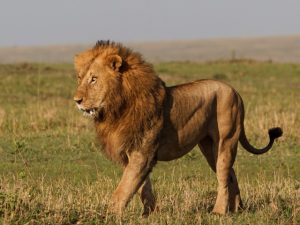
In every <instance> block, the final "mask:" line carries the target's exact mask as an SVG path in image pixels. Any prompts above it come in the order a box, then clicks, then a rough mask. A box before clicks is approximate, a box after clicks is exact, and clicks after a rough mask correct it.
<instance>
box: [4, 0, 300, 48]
mask: <svg viewBox="0 0 300 225" xmlns="http://www.w3.org/2000/svg"><path fill="white" fill-rule="evenodd" d="M0 28H1V29H0V46H33V45H56V44H88V43H94V42H95V41H96V40H100V39H110V40H114V41H121V42H124V41H126V42H143V41H160V40H180V39H184V40H189V39H193V40H194V39H206V38H224V37H257V36H258V37H260V36H282V35H299V34H300V1H299V0H247V1H246V0H106V1H102V0H85V1H84V0H48V1H47V0H26V1H25V0H24V1H21V0H0Z"/></svg>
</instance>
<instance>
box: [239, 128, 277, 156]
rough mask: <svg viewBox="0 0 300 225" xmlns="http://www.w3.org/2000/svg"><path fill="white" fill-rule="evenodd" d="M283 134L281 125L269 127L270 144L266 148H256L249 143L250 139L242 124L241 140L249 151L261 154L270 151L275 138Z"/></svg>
mask: <svg viewBox="0 0 300 225" xmlns="http://www.w3.org/2000/svg"><path fill="white" fill-rule="evenodd" d="M281 136H282V130H281V128H280V127H274V128H271V129H269V138H270V141H269V144H268V145H267V146H266V147H264V148H261V149H257V148H254V147H253V146H252V145H251V144H250V143H249V141H248V139H247V137H246V134H245V129H244V126H243V125H242V129H241V134H240V139H239V141H240V143H241V144H242V146H243V148H244V149H246V150H247V151H248V152H251V153H252V154H255V155H260V154H264V153H266V152H267V151H269V150H270V149H271V148H272V145H273V143H274V140H275V139H276V138H279V137H281Z"/></svg>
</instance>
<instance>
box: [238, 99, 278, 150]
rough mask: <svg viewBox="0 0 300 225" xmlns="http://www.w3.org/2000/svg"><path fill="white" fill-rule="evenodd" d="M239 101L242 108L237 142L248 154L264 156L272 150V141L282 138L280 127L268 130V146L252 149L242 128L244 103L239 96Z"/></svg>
mask: <svg viewBox="0 0 300 225" xmlns="http://www.w3.org/2000/svg"><path fill="white" fill-rule="evenodd" d="M238 95H239V94H238ZM239 101H240V104H241V108H242V118H241V119H242V120H241V133H240V138H239V141H240V143H241V145H242V146H243V148H244V149H246V150H247V151H248V152H250V153H252V154H255V155H260V154H264V153H266V152H267V151H269V150H270V149H271V148H272V146H273V143H274V140H275V139H276V138H279V137H281V136H282V133H283V132H282V129H281V128H280V127H273V128H271V129H269V139H270V140H269V144H268V145H267V146H266V147H264V148H261V149H257V148H255V147H253V146H252V145H251V144H250V143H249V141H248V139H247V137H246V134H245V128H244V115H245V111H244V103H243V100H242V98H241V96H240V95H239Z"/></svg>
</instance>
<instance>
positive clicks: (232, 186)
mask: <svg viewBox="0 0 300 225" xmlns="http://www.w3.org/2000/svg"><path fill="white" fill-rule="evenodd" d="M199 147H200V150H201V152H202V153H203V155H204V156H205V158H206V160H207V162H208V164H209V166H210V167H211V169H212V170H213V171H214V172H216V171H217V168H218V172H217V177H218V181H219V192H218V197H217V201H216V204H215V207H214V209H213V212H215V213H219V214H225V213H227V212H228V211H230V212H237V211H238V210H239V209H240V208H241V207H242V201H241V197H240V190H239V186H238V182H237V178H236V175H235V172H234V169H233V168H232V164H233V162H234V159H235V152H236V146H235V145H234V146H232V148H231V149H232V150H231V151H230V148H228V149H229V151H228V149H227V150H222V151H225V152H223V153H222V151H221V153H220V156H219V157H218V143H215V142H214V141H213V139H212V138H210V137H209V136H207V137H205V138H203V139H202V140H201V141H200V142H199ZM222 149H223V148H222ZM226 152H227V153H226ZM226 154H229V156H228V155H226ZM224 158H225V159H224ZM216 162H217V163H216ZM216 164H217V165H216Z"/></svg>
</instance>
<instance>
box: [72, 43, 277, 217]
mask: <svg viewBox="0 0 300 225" xmlns="http://www.w3.org/2000/svg"><path fill="white" fill-rule="evenodd" d="M74 64H75V70H76V72H77V75H78V87H77V90H76V93H75V95H74V101H75V102H76V104H77V106H78V108H79V109H80V110H81V111H83V112H84V114H86V115H89V116H90V117H92V118H93V120H94V124H95V128H96V133H97V137H98V138H99V140H100V144H101V146H102V150H103V151H104V153H105V154H106V156H107V157H108V158H110V159H111V160H113V161H115V162H117V163H118V164H119V165H121V167H122V168H123V175H122V178H121V180H120V182H119V184H118V186H117V188H116V190H115V191H114V192H113V195H112V199H111V206H110V209H111V211H112V212H114V213H116V214H121V213H122V211H123V210H124V208H125V207H126V205H127V204H128V202H129V201H130V199H131V198H132V196H133V195H134V194H135V193H137V192H138V193H139V195H140V198H141V201H142V203H143V207H144V211H143V215H144V216H148V215H149V214H150V213H151V212H152V211H153V210H154V209H155V207H156V206H155V197H154V194H153V191H152V186H151V181H150V178H149V174H150V172H151V171H152V168H153V167H154V166H155V164H156V162H157V161H170V160H174V159H177V158H179V157H182V156H183V155H185V154H187V153H188V152H189V151H191V150H192V149H193V148H194V147H195V146H196V145H198V146H199V147H200V150H201V151H202V153H203V155H204V156H205V158H206V160H207V162H208V164H209V166H210V167H211V169H212V170H213V171H214V172H215V173H216V176H217V180H218V192H217V198H216V202H215V205H214V208H213V210H212V211H213V213H217V214H226V213H228V212H237V211H238V210H239V209H241V208H242V201H241V197H240V190H239V186H238V182H237V178H236V175H235V172H234V169H233V163H234V160H235V157H236V153H237V145H238V142H240V143H241V145H242V146H243V147H244V148H245V149H246V150H247V151H249V152H250V153H253V154H263V153H265V152H267V151H269V150H270V149H271V147H272V145H273V143H274V140H275V139H276V138H278V137H280V136H281V135H282V130H281V128H279V127H276V128H272V129H270V130H269V139H270V140H269V144H268V145H267V146H266V147H264V148H262V149H257V148H255V147H253V146H252V145H251V144H250V143H249V141H248V140H247V137H246V135H245V129H244V115H245V110H244V106H243V101H242V98H241V96H240V95H239V94H238V93H237V91H236V90H235V89H233V88H232V87H231V86H229V85H227V84H225V83H223V82H221V81H216V80H197V81H194V82H191V83H185V84H180V85H177V86H172V87H167V86H166V85H165V83H164V82H163V81H162V80H161V79H160V78H159V77H158V75H157V74H156V73H155V71H154V69H153V66H152V65H151V64H150V63H147V62H146V61H145V60H144V59H143V57H142V56H141V54H139V53H138V52H135V51H133V50H131V49H130V48H127V47H124V46H123V45H122V44H121V43H116V42H110V41H98V42H97V43H96V45H95V46H94V47H93V48H91V49H88V50H86V51H84V52H82V53H79V54H78V55H76V56H75V59H74Z"/></svg>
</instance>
